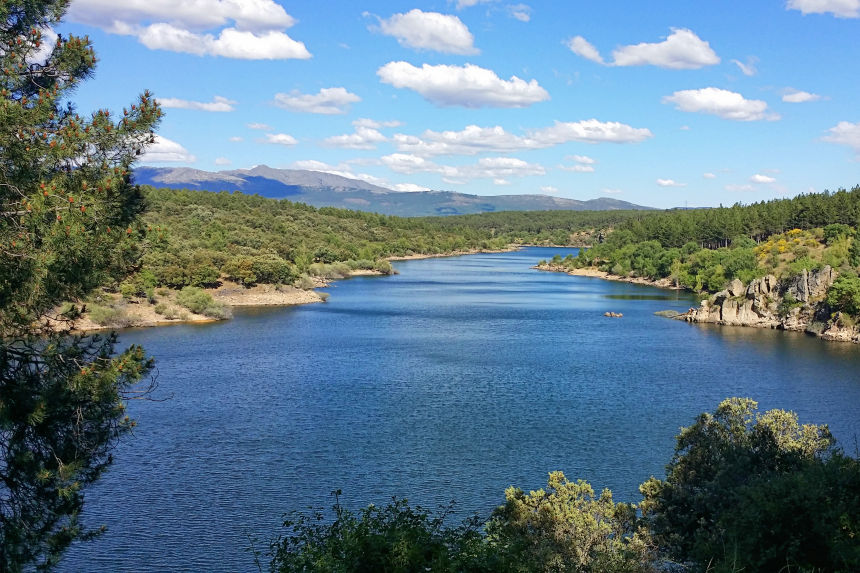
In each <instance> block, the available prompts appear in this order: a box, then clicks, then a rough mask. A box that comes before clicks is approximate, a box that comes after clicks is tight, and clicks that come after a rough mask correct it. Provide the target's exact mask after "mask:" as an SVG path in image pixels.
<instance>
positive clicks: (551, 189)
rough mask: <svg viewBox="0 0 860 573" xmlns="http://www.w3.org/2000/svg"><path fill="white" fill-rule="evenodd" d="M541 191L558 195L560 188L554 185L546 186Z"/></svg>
mask: <svg viewBox="0 0 860 573" xmlns="http://www.w3.org/2000/svg"><path fill="white" fill-rule="evenodd" d="M540 190H541V193H558V187H553V186H552V185H544V186H543V187H541V188H540Z"/></svg>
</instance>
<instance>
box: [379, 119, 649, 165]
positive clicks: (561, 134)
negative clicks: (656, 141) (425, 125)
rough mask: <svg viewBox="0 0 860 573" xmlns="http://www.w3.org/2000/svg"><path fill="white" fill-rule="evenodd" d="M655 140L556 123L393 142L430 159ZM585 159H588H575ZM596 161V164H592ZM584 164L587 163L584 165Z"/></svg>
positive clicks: (606, 126) (639, 132)
mask: <svg viewBox="0 0 860 573" xmlns="http://www.w3.org/2000/svg"><path fill="white" fill-rule="evenodd" d="M649 137H652V133H651V131H650V130H648V129H645V128H635V127H631V126H629V125H625V124H623V123H618V122H601V121H598V120H596V119H589V120H584V121H579V122H567V123H561V122H556V123H555V124H554V125H552V126H549V127H545V128H540V129H531V130H528V131H527V132H526V134H525V135H515V134H512V133H508V132H507V131H505V129H504V128H503V127H501V126H498V125H497V126H495V127H479V126H477V125H469V126H466V127H465V128H464V129H463V130H461V131H442V132H439V131H432V130H427V131H425V132H424V133H422V134H421V135H420V136H416V135H407V134H402V133H398V134H395V135H394V137H393V138H392V140H393V141H394V143H395V145H396V146H397V149H398V151H401V152H404V153H410V154H414V155H419V156H422V157H429V156H434V155H477V154H479V153H510V152H516V151H524V150H530V149H545V148H548V147H553V146H555V145H560V144H564V143H569V142H572V141H577V142H581V143H638V142H640V141H644V140H645V139H648V138H649ZM575 157H585V156H574V161H576V159H575ZM592 161H593V160H592ZM583 163H585V162H583Z"/></svg>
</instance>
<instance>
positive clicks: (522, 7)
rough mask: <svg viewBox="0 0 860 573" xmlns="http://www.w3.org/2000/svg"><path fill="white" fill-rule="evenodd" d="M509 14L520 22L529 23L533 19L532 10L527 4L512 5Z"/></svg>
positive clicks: (509, 7)
mask: <svg viewBox="0 0 860 573" xmlns="http://www.w3.org/2000/svg"><path fill="white" fill-rule="evenodd" d="M508 14H510V15H511V17H512V18H514V19H516V20H519V21H520V22H529V21H530V20H531V19H532V8H531V6H528V5H527V4H512V5H510V6H508Z"/></svg>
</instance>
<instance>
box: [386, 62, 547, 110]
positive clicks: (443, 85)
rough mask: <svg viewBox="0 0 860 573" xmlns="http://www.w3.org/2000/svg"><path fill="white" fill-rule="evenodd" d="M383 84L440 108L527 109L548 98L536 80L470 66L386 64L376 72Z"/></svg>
mask: <svg viewBox="0 0 860 573" xmlns="http://www.w3.org/2000/svg"><path fill="white" fill-rule="evenodd" d="M376 74H377V75H378V76H379V78H380V80H381V81H382V82H383V83H386V84H390V85H392V86H394V87H396V88H406V89H411V90H414V91H416V92H418V93H419V94H421V95H422V96H423V97H424V98H425V99H426V100H428V101H430V102H433V103H435V104H436V105H440V106H462V107H468V108H480V107H527V106H530V105H532V104H534V103H537V102H541V101H544V100H548V99H549V94H548V93H547V91H546V90H545V89H543V88H542V87H541V86H540V85H538V83H537V80H530V81H525V80H522V79H520V78H518V77H516V76H511V79H510V80H503V79H501V78H499V76H497V75H496V73H495V72H493V71H492V70H488V69H485V68H481V67H479V66H476V65H473V64H466V65H464V66H450V65H444V64H441V65H436V66H434V65H429V64H424V65H423V66H421V67H420V68H418V67H415V66H413V65H412V64H410V63H408V62H389V63H387V64H385V65H384V66H382V67H381V68H379V69H378V70H377V71H376Z"/></svg>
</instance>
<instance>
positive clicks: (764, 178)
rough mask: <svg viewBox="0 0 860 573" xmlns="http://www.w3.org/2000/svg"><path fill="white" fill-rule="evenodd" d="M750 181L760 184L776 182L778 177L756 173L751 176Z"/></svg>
mask: <svg viewBox="0 0 860 573" xmlns="http://www.w3.org/2000/svg"><path fill="white" fill-rule="evenodd" d="M750 183H758V184H759V185H762V184H767V183H776V179H775V178H774V177H771V176H770V175H762V174H761V173H756V174H755V175H753V176H752V177H750Z"/></svg>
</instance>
